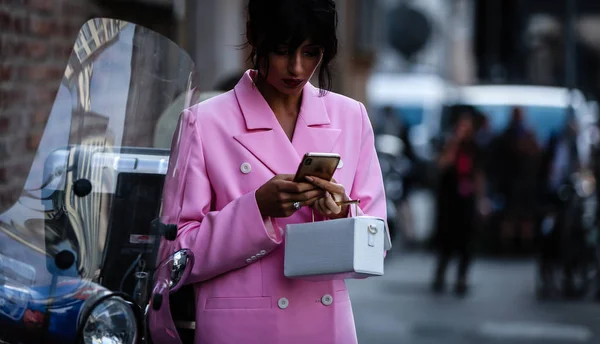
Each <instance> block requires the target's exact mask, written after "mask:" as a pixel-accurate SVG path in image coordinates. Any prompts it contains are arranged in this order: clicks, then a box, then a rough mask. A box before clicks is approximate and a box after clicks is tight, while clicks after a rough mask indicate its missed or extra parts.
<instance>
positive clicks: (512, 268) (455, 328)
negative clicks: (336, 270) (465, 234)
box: [347, 252, 600, 344]
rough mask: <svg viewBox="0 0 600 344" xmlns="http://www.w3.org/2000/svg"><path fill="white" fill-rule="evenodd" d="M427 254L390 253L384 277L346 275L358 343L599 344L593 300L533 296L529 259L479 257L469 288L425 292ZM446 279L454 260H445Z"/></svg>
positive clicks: (430, 260)
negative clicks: (461, 292) (464, 292)
mask: <svg viewBox="0 0 600 344" xmlns="http://www.w3.org/2000/svg"><path fill="white" fill-rule="evenodd" d="M434 263H435V261H434V257H433V256H432V255H430V254H427V253H397V252H392V254H391V255H390V256H389V258H387V259H386V265H385V276H382V277H374V278H369V279H366V280H349V281H347V285H348V289H349V290H350V296H351V299H352V305H353V310H354V316H355V321H356V328H357V333H358V337H359V343H361V344H387V343H389V344H400V343H402V344H434V343H435V344H440V343H445V344H472V343H478V344H487V343H490V344H496V343H514V344H542V343H544V344H546V343H548V344H582V343H583V344H591V343H595V344H596V343H600V303H594V302H593V301H592V300H590V299H588V300H584V301H564V300H554V301H538V300H536V298H535V293H534V291H535V288H534V286H535V264H534V262H533V260H531V259H520V260H515V259H513V260H507V259H497V260H492V259H485V260H484V259H479V260H476V261H475V262H474V264H473V265H472V269H471V274H470V281H469V282H470V286H471V290H470V293H469V294H468V295H467V296H466V297H465V298H463V299H461V298H458V297H456V296H455V295H454V294H453V293H452V284H451V283H449V285H448V288H447V289H448V290H447V292H446V293H444V294H442V295H434V294H432V293H431V292H430V281H431V276H432V271H433V267H434ZM447 272H448V273H447V281H448V282H453V281H454V276H455V272H456V262H453V264H451V265H450V266H449V269H448V271H447Z"/></svg>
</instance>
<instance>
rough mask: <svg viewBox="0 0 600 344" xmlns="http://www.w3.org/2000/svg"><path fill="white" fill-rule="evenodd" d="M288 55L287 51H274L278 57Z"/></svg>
mask: <svg viewBox="0 0 600 344" xmlns="http://www.w3.org/2000/svg"><path fill="white" fill-rule="evenodd" d="M288 54H289V52H288V51H287V50H276V51H275V55H279V56H285V55H288Z"/></svg>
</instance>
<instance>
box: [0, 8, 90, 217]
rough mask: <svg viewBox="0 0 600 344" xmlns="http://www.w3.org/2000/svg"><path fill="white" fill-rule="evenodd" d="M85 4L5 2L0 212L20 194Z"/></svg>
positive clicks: (0, 48) (0, 20) (0, 34)
mask: <svg viewBox="0 0 600 344" xmlns="http://www.w3.org/2000/svg"><path fill="white" fill-rule="evenodd" d="M90 8H93V7H92V6H91V5H90V4H89V3H88V1H86V0H0V162H1V164H0V212H2V211H4V210H5V209H7V208H8V207H10V206H11V205H12V204H13V203H14V202H15V201H16V199H17V197H18V196H19V195H20V192H21V189H22V187H23V184H24V182H25V178H26V176H27V173H28V171H29V168H30V166H31V163H32V161H33V157H34V154H35V150H36V147H37V144H38V142H39V140H40V137H41V134H42V131H43V129H44V124H45V122H46V120H47V116H48V114H49V113H50V109H51V106H52V103H53V102H54V97H55V94H56V90H57V89H58V85H59V83H60V80H61V78H62V75H63V73H64V70H65V67H66V65H67V59H68V57H69V55H70V53H71V50H72V46H73V43H74V41H75V38H76V36H77V32H78V31H79V28H80V27H81V25H82V24H83V23H84V22H85V21H86V20H87V19H88V18H89V16H90V15H91V13H90V11H91V10H90Z"/></svg>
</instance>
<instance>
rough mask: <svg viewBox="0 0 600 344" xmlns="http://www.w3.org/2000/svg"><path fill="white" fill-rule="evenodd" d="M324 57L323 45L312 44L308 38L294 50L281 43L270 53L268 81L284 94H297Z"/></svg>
mask: <svg viewBox="0 0 600 344" xmlns="http://www.w3.org/2000/svg"><path fill="white" fill-rule="evenodd" d="M322 58H323V51H322V49H321V47H320V46H317V45H314V44H311V43H310V41H308V40H307V41H304V42H302V44H301V45H300V46H299V47H298V49H296V51H293V52H290V51H289V48H288V47H287V46H285V45H281V46H279V47H277V49H276V51H275V52H272V53H270V54H269V70H268V73H267V78H266V81H267V83H268V84H269V85H271V86H272V87H273V88H275V89H276V90H277V91H279V92H280V93H282V94H286V95H293V94H297V93H299V92H301V91H302V88H303V87H304V85H306V83H307V82H308V81H309V80H310V78H311V77H312V76H313V74H314V73H315V71H316V70H317V67H318V66H319V64H320V63H321V59H322ZM263 77H264V74H263Z"/></svg>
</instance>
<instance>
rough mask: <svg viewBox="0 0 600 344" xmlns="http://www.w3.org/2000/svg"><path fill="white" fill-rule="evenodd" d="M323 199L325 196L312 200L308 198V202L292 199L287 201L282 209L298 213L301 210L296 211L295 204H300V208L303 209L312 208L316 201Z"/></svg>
mask: <svg viewBox="0 0 600 344" xmlns="http://www.w3.org/2000/svg"><path fill="white" fill-rule="evenodd" d="M322 198H323V196H315V197H311V198H308V199H306V200H303V201H299V200H294V199H291V200H289V201H287V202H285V203H283V204H282V207H283V209H285V210H293V211H296V210H299V209H296V207H294V204H295V203H296V202H299V203H300V208H302V207H304V206H309V207H310V206H312V205H313V204H314V203H315V202H316V201H318V200H319V199H322Z"/></svg>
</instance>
